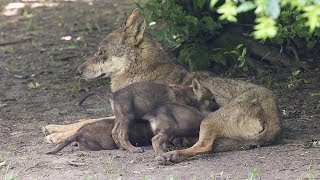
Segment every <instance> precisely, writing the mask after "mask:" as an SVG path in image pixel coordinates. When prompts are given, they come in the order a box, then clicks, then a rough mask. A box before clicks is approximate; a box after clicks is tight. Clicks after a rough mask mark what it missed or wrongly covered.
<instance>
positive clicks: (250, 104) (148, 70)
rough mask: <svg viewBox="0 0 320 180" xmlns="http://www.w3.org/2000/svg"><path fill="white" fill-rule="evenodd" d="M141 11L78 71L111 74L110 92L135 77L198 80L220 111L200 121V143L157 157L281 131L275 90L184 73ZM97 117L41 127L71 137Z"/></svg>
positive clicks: (266, 140)
mask: <svg viewBox="0 0 320 180" xmlns="http://www.w3.org/2000/svg"><path fill="white" fill-rule="evenodd" d="M145 25H146V23H145V19H144V16H143V14H142V13H141V12H140V11H139V10H138V9H136V10H134V11H133V12H132V14H131V15H130V16H129V17H128V19H127V20H126V22H125V23H124V25H123V26H122V27H121V28H119V29H118V30H115V31H113V32H112V33H111V34H109V35H108V36H107V37H106V38H105V39H104V40H102V42H101V43H100V45H99V48H98V51H97V52H96V53H95V55H94V56H93V57H91V58H89V59H88V60H87V61H86V62H85V63H84V64H83V65H82V66H81V67H79V69H78V70H77V74H79V75H80V76H81V77H83V78H84V79H95V78H98V77H110V78H111V91H116V90H118V89H120V88H123V87H126V86H128V85H129V84H132V83H134V82H139V81H154V82H158V83H164V84H170V83H178V84H183V85H190V84H191V82H192V80H193V79H194V78H197V79H198V80H199V81H200V83H201V86H202V87H205V88H207V89H209V90H210V91H211V92H212V93H213V95H214V97H215V99H216V101H217V103H218V104H219V106H220V109H218V110H217V111H215V112H213V113H211V114H209V115H208V116H207V117H206V118H205V119H204V120H203V122H202V123H201V126H200V137H199V141H198V142H197V143H196V144H195V145H194V146H192V147H190V148H188V149H184V150H176V151H171V152H167V153H165V154H164V155H163V156H161V157H159V158H158V159H160V161H162V162H167V161H173V162H176V161H180V160H183V159H186V158H188V157H190V156H194V155H197V154H201V153H209V152H211V151H215V152H217V151H227V150H241V149H249V148H251V147H252V145H268V144H271V143H273V141H274V140H275V139H276V137H277V135H278V134H279V132H280V129H281V128H280V121H279V116H278V110H277V105H276V98H275V96H274V94H273V93H272V92H271V91H269V90H268V89H266V88H263V87H261V86H258V85H254V84H251V83H248V82H245V81H238V80H232V79H227V78H221V77H214V76H211V75H210V74H209V73H208V72H193V73H188V72H186V71H185V70H184V69H183V68H182V67H181V66H179V65H177V64H175V63H173V62H172V61H171V59H170V56H169V54H167V52H166V51H165V50H164V49H163V48H162V47H161V45H160V44H159V43H157V42H156V41H154V40H153V39H151V38H150V37H149V36H148V35H146V34H145ZM94 121H97V120H96V119H89V120H86V121H82V122H78V123H74V124H70V125H48V126H46V127H44V128H43V129H44V130H45V131H46V132H48V133H53V134H50V135H49V136H47V137H46V139H47V140H48V141H51V142H53V143H57V142H62V141H65V140H66V139H68V138H69V137H70V136H72V135H73V134H74V133H75V132H76V131H77V130H78V129H79V128H80V127H81V126H83V125H84V124H87V123H91V122H94Z"/></svg>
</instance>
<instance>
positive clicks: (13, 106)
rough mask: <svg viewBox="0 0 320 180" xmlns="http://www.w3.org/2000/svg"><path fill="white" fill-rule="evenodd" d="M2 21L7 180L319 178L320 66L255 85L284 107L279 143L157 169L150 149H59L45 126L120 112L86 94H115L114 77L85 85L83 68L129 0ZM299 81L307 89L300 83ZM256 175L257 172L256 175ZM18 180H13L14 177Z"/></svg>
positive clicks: (67, 5) (2, 153) (62, 4)
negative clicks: (46, 138) (47, 135)
mask: <svg viewBox="0 0 320 180" xmlns="http://www.w3.org/2000/svg"><path fill="white" fill-rule="evenodd" d="M15 2H16V3H11V4H9V5H8V3H3V4H2V7H1V8H2V9H1V15H0V178H1V179H3V178H4V177H5V175H7V178H8V177H9V176H13V177H15V178H13V179H68V180H69V179H119V178H122V179H172V180H176V179H199V180H202V179H247V178H249V175H250V174H251V173H252V172H255V171H254V169H256V170H257V171H258V172H259V175H258V177H257V178H258V179H272V180H273V179H290V180H291V179H320V151H319V148H317V147H314V148H306V147H305V146H304V143H305V142H306V141H309V140H311V139H317V138H320V135H319V130H320V123H319V122H320V96H311V95H310V93H314V92H319V91H320V90H319V89H320V83H319V82H320V76H319V65H318V68H317V67H313V69H314V70H310V71H308V72H305V73H301V75H300V76H298V77H296V78H289V77H290V73H289V71H288V73H286V71H281V72H278V73H274V74H273V75H272V76H271V75H269V76H263V77H252V78H250V79H249V80H250V81H253V82H255V83H257V84H261V85H263V86H266V87H269V88H270V89H272V90H273V91H274V92H275V93H276V95H277V97H278V101H279V109H280V112H281V120H282V122H283V135H282V138H281V139H282V140H281V142H280V143H279V144H277V145H273V146H269V147H263V148H257V149H253V150H249V151H236V152H224V153H216V154H209V155H202V156H196V157H194V158H191V159H189V160H188V161H184V162H181V163H179V164H175V165H171V166H161V165H157V164H156V162H155V160H154V152H153V151H152V149H151V147H146V151H145V152H144V153H142V154H130V153H128V152H126V151H122V150H109V151H98V152H89V151H78V150H77V148H76V147H72V146H69V147H67V148H65V149H64V150H63V151H62V152H61V153H59V154H58V155H45V152H48V151H49V150H51V149H52V148H54V145H52V144H48V143H46V142H45V141H44V135H43V133H42V132H41V127H42V126H44V125H46V124H55V123H57V124H63V123H69V122H73V121H75V120H77V119H81V118H95V117H103V116H106V115H109V114H111V111H110V106H109V104H108V103H107V102H106V101H104V100H103V99H99V98H95V97H92V98H90V99H88V101H87V102H86V103H85V105H84V106H81V107H80V106H77V105H76V104H77V102H78V100H79V98H80V97H81V95H83V94H84V93H85V90H92V89H100V90H103V91H108V89H109V88H108V81H107V80H97V81H91V82H85V81H84V80H80V79H79V78H77V77H76V76H75V75H74V72H75V70H76V68H77V67H78V66H79V65H80V64H81V63H82V62H83V61H84V59H85V57H86V56H89V55H90V54H92V53H93V52H94V51H95V48H96V47H97V45H98V43H99V42H100V40H102V38H103V37H105V36H106V35H107V34H108V33H109V32H110V31H112V29H113V28H114V27H115V26H117V25H119V24H121V22H122V21H121V18H123V17H125V16H126V15H127V14H128V13H129V12H130V11H132V9H133V8H134V5H133V4H132V3H131V2H130V1H124V0H122V1H116V0H106V1H102V0H101V1H85V0H83V1H80V0H79V1H77V0H74V1H42V0H39V1H36V0H35V1H29V0H28V1H27V0H26V1H20V2H19V3H17V2H18V1H15ZM297 82H298V84H299V85H298V86H294V84H295V83H297ZM253 174H254V173H253ZM8 179H9V178H8Z"/></svg>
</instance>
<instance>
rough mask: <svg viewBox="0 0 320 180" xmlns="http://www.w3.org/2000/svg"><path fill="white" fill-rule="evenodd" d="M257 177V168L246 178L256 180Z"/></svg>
mask: <svg viewBox="0 0 320 180" xmlns="http://www.w3.org/2000/svg"><path fill="white" fill-rule="evenodd" d="M258 176H259V170H258V169H257V168H254V169H253V170H252V171H251V173H250V175H249V177H248V180H256V179H257V177H258Z"/></svg>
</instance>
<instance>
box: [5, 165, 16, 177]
mask: <svg viewBox="0 0 320 180" xmlns="http://www.w3.org/2000/svg"><path fill="white" fill-rule="evenodd" d="M17 179H18V176H17V174H16V173H15V172H14V171H12V170H10V165H8V166H7V170H6V174H5V175H4V180H17Z"/></svg>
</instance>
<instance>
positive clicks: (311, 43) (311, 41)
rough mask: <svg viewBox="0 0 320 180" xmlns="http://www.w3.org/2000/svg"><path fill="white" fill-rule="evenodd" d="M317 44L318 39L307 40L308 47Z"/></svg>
mask: <svg viewBox="0 0 320 180" xmlns="http://www.w3.org/2000/svg"><path fill="white" fill-rule="evenodd" d="M316 44H317V41H316V40H309V41H307V47H308V48H313V47H314V46H315V45H316Z"/></svg>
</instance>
